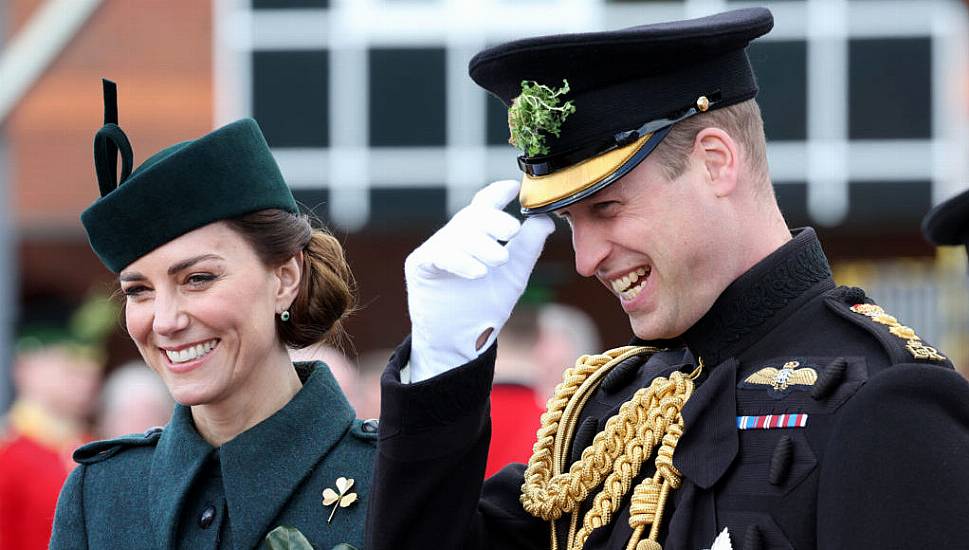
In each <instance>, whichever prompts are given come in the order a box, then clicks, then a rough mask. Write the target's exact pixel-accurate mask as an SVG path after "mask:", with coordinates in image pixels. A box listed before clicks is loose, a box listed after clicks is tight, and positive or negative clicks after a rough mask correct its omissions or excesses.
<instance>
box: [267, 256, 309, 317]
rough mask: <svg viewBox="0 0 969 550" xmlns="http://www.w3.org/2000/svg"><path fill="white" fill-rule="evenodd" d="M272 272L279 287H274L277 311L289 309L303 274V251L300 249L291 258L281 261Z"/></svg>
mask: <svg viewBox="0 0 969 550" xmlns="http://www.w3.org/2000/svg"><path fill="white" fill-rule="evenodd" d="M273 274H274V275H276V279H277V281H278V282H279V287H278V288H277V289H276V310H277V313H278V312H282V311H283V310H286V309H289V307H290V306H291V305H292V303H293V301H294V300H295V299H296V294H297V293H298V292H299V283H300V280H301V279H302V275H303V251H302V250H300V251H299V252H297V253H296V254H295V255H294V256H293V257H292V258H290V259H288V260H286V261H285V262H283V263H282V264H281V265H280V266H278V267H277V268H276V269H274V270H273Z"/></svg>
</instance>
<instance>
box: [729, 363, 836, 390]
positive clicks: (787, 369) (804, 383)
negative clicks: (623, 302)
mask: <svg viewBox="0 0 969 550" xmlns="http://www.w3.org/2000/svg"><path fill="white" fill-rule="evenodd" d="M800 366H801V363H799V362H798V361H788V362H786V363H784V366H783V367H781V368H779V369H776V368H774V367H765V368H763V369H760V370H759V371H757V372H755V373H754V374H751V375H750V376H748V377H747V378H746V379H744V381H743V382H742V383H741V384H740V387H742V388H744V387H746V388H750V387H751V386H753V387H756V386H770V388H768V390H767V395H770V396H771V397H773V398H774V399H783V398H784V397H786V396H787V395H788V394H790V393H791V392H792V391H794V390H799V391H807V390H808V389H810V388H811V387H812V386H814V383H815V382H817V381H818V371H816V370H814V369H813V368H811V367H801V368H798V367H800Z"/></svg>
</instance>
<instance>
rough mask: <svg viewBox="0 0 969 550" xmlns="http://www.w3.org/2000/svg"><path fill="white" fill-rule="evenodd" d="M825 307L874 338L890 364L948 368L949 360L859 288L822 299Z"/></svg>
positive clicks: (837, 292)
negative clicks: (919, 362) (930, 365)
mask: <svg viewBox="0 0 969 550" xmlns="http://www.w3.org/2000/svg"><path fill="white" fill-rule="evenodd" d="M825 303H826V304H827V305H828V307H829V308H830V309H831V310H833V311H834V312H835V313H836V314H837V315H839V316H840V317H842V318H844V319H845V320H847V321H849V322H851V323H854V324H856V325H859V326H860V327H862V328H863V329H864V330H866V331H867V332H868V333H869V334H871V335H872V336H874V337H875V338H876V339H877V340H878V341H879V343H881V345H882V347H884V348H885V351H886V352H887V353H888V356H889V357H890V358H891V361H892V363H895V364H898V363H911V362H912V361H924V362H927V363H932V364H936V365H945V366H949V367H951V366H952V364H951V362H950V361H949V359H948V358H947V357H946V356H945V355H944V354H942V353H941V352H940V351H939V350H937V349H936V348H934V347H932V346H930V345H928V344H927V343H925V342H924V341H923V340H922V338H921V337H920V336H919V335H918V334H917V333H916V332H915V329H913V328H911V327H908V326H905V325H903V324H902V323H901V322H899V320H898V319H896V318H895V317H894V316H892V315H890V314H889V313H887V312H886V311H885V310H884V308H882V307H881V306H879V305H877V304H875V303H874V302H873V301H872V300H871V299H870V298H868V297H867V296H865V293H864V291H862V290H861V289H859V288H848V287H838V288H835V289H834V290H831V291H830V292H828V294H827V295H826V296H825Z"/></svg>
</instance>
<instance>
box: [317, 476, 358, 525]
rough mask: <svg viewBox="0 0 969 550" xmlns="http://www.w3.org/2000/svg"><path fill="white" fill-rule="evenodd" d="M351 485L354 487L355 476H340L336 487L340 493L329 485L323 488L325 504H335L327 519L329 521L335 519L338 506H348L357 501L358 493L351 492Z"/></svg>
mask: <svg viewBox="0 0 969 550" xmlns="http://www.w3.org/2000/svg"><path fill="white" fill-rule="evenodd" d="M351 487H353V478H346V477H338V478H337V479H336V488H337V491H339V493H337V491H334V490H333V489H330V488H329V487H327V488H326V489H323V506H331V505H332V506H333V511H332V512H330V517H329V519H327V520H326V522H327V523H330V522H331V521H333V514H335V513H336V509H337V508H346V507H347V506H350V505H351V504H353V503H354V502H356V501H357V494H356V493H351V492H350V488H351Z"/></svg>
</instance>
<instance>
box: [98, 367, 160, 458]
mask: <svg viewBox="0 0 969 550" xmlns="http://www.w3.org/2000/svg"><path fill="white" fill-rule="evenodd" d="M173 404H174V403H173V402H172V398H171V396H170V395H168V389H167V388H166V387H165V384H164V383H163V382H162V381H161V380H160V379H159V378H158V376H157V375H156V374H155V373H153V372H152V371H151V369H149V368H148V366H147V365H145V363H144V362H142V361H129V362H128V363H125V364H123V365H121V366H120V367H118V368H116V369H114V370H113V371H111V374H109V375H108V378H107V380H105V382H104V388H103V389H102V390H101V407H100V410H99V411H98V418H97V421H96V422H95V430H94V431H95V435H96V436H97V437H98V438H99V439H112V438H115V437H120V436H122V435H126V434H142V433H144V432H145V431H146V430H148V429H151V428H155V427H158V426H163V425H165V423H166V422H168V419H169V418H171V415H172V405H173Z"/></svg>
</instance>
